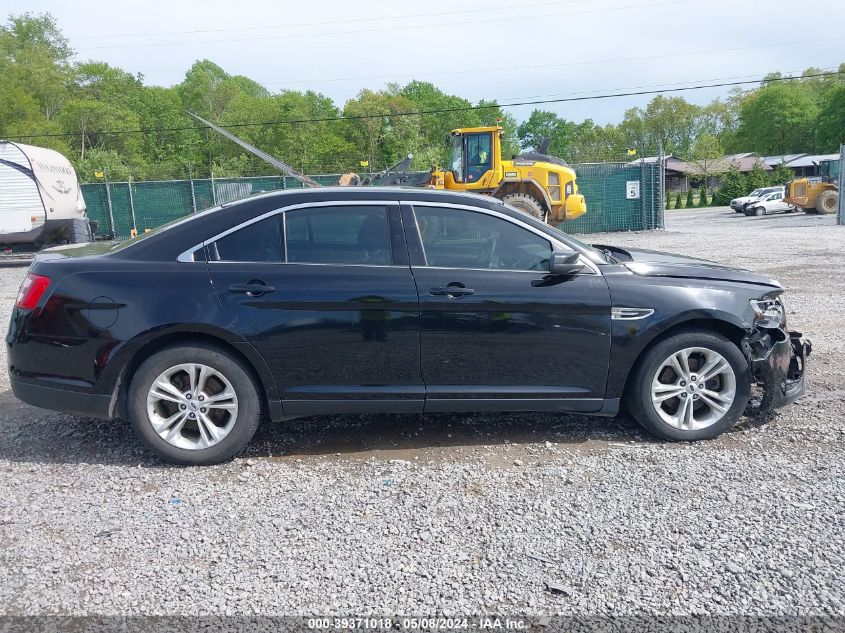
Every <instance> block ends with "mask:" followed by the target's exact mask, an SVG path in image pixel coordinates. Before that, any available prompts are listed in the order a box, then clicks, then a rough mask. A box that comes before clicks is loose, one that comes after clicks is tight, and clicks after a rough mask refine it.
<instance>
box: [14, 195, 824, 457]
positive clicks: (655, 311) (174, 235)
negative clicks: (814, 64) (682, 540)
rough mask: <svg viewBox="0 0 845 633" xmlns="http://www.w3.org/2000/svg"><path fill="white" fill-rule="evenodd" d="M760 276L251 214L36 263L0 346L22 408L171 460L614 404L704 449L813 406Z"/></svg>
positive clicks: (564, 244)
mask: <svg viewBox="0 0 845 633" xmlns="http://www.w3.org/2000/svg"><path fill="white" fill-rule="evenodd" d="M782 294H783V288H782V287H781V286H780V285H779V284H778V282H777V281H775V280H773V279H769V278H768V277H765V276H761V275H757V274H753V273H750V272H747V271H742V270H737V269H734V268H729V267H726V266H720V265H717V264H713V263H709V262H705V261H702V260H696V259H691V258H687V257H680V256H675V255H667V254H663V253H656V252H648V251H639V250H634V249H620V248H612V247H594V246H588V245H586V244H582V243H580V242H579V241H577V240H575V239H573V238H572V237H569V236H568V235H566V234H564V233H562V232H560V231H558V230H556V229H554V228H551V227H549V226H546V225H545V224H543V223H541V222H538V221H536V220H534V219H533V218H531V217H528V216H526V215H525V214H523V213H521V212H519V211H517V210H515V209H513V208H510V207H508V206H505V205H503V204H502V203H501V202H499V201H498V200H495V199H493V198H488V197H479V196H472V195H466V194H457V193H450V192H442V191H434V190H424V189H416V190H415V189H390V188H355V189H333V188H332V189H314V190H299V191H292V192H280V193H272V194H265V195H260V196H256V197H253V198H250V199H247V200H243V201H240V202H237V203H233V204H228V205H224V206H222V207H218V208H214V209H210V210H208V211H205V212H202V213H198V214H196V215H193V216H191V217H189V218H185V219H183V220H180V221H177V222H175V223H172V224H169V225H166V226H163V227H161V228H159V229H157V230H155V231H153V232H150V233H146V234H143V235H141V236H139V237H137V238H134V239H131V240H128V241H126V242H121V243H96V244H90V245H84V246H79V245H71V246H65V247H58V248H53V249H49V250H46V251H42V252H41V253H40V254H39V255H38V256H37V258H36V261H35V262H34V263H33V265H32V267H31V269H30V271H29V274H28V275H27V277H26V280H25V281H24V283H23V285H22V286H21V289H20V293H19V295H18V298H17V302H16V306H15V309H14V311H13V313H12V317H11V324H10V327H9V331H8V335H7V338H6V342H7V345H8V359H9V374H10V377H11V381H12V388H13V390H14V393H15V395H16V396H17V397H18V398H20V399H21V400H24V401H25V402H28V403H31V404H34V405H36V406H40V407H45V408H49V409H57V410H61V411H67V412H73V413H78V414H82V415H87V416H92V417H97V418H104V419H128V420H129V421H130V422H131V424H132V426H133V428H134V430H135V432H136V433H137V434H138V437H139V438H140V439H141V440H142V441H143V442H144V443H145V444H146V445H147V446H148V447H149V448H150V449H152V450H153V451H154V452H155V453H157V454H158V455H160V456H161V457H162V458H164V459H166V460H168V461H171V462H175V463H179V464H212V463H217V462H220V461H223V460H227V459H230V458H232V457H233V456H235V455H237V454H238V453H239V452H240V451H241V450H242V449H243V448H244V446H246V444H247V443H248V442H249V441H250V438H251V437H252V435H253V433H254V432H255V430H256V428H257V426H258V424H259V422H260V421H261V420H263V419H270V420H274V421H281V420H287V419H291V418H296V417H300V416H309V415H318V414H340V413H375V412H390V413H421V412H426V411H439V412H445V411H550V412H578V413H584V414H592V415H599V416H614V415H616V414H617V413H618V411H619V409H620V404H622V403H623V402H624V403H625V404H626V405H627V409H628V411H630V413H631V414H632V415H633V417H634V418H636V419H637V420H638V421H639V422H640V423H641V424H642V425H643V426H645V427H646V428H647V429H648V430H650V431H651V432H652V433H654V434H655V435H657V436H658V437H661V438H665V439H670V440H698V439H706V438H712V437H715V436H716V435H718V434H720V433H722V432H723V431H725V430H726V429H729V428H730V427H731V426H732V425H734V423H735V422H736V421H737V419H738V418H739V417H740V415H741V414H742V413H743V411H744V409H745V408H746V405H747V403H748V401H749V397H750V392H751V389H752V386H753V385H754V384H757V385H760V386H761V387H762V388H763V390H764V392H765V398H764V401H765V402H766V403H767V405H772V406H780V405H783V404H786V403H789V402H791V401H793V400H795V399H796V398H797V397H798V396H799V395H800V394H801V393H802V392H803V390H804V362H805V358H806V356H807V355H808V354H809V345H808V344H807V343H804V342H802V341H801V338H800V335H799V334H798V333H795V332H789V331H788V330H787V328H786V317H785V312H784V306H783V303H782Z"/></svg>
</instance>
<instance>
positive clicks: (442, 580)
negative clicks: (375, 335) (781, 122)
mask: <svg viewBox="0 0 845 633" xmlns="http://www.w3.org/2000/svg"><path fill="white" fill-rule="evenodd" d="M667 215H668V220H667V227H668V228H667V230H665V231H660V232H653V233H649V234H613V235H602V236H593V237H592V239H594V240H600V241H602V242H605V243H615V244H620V245H637V246H641V247H646V248H655V249H662V250H670V251H675V252H679V253H685V254H689V255H695V256H699V257H705V258H709V259H715V260H719V261H723V262H727V263H731V264H735V265H739V266H742V267H746V268H750V269H752V270H755V271H759V272H763V273H766V274H769V275H771V276H774V277H776V278H778V279H780V280H781V281H782V283H784V284H785V285H786V286H787V288H788V293H789V294H788V298H787V307H788V309H789V319H790V321H791V324H792V326H793V327H797V328H799V329H803V331H804V333H805V335H806V336H808V337H809V338H811V339H812V340H813V343H814V346H815V351H814V354H813V356H812V358H811V365H810V382H809V386H808V392H807V394H806V395H805V397H804V398H803V399H802V400H801V401H799V403H797V404H795V405H793V406H790V407H788V408H786V409H783V410H781V411H780V412H778V413H777V414H776V416H775V417H774V418H773V419H771V420H769V421H768V422H765V423H760V422H758V423H753V422H752V421H743V422H742V423H741V424H740V425H739V426H738V427H737V428H736V429H735V430H734V431H732V432H731V433H728V434H726V435H724V436H722V437H721V438H719V439H717V440H714V441H710V442H702V443H697V444H692V445H686V444H667V443H661V442H657V441H654V440H652V439H650V438H649V437H647V436H646V435H644V434H643V433H641V432H640V430H639V428H638V427H637V426H636V425H635V424H634V423H632V422H630V421H629V420H626V419H615V420H609V421H608V420H603V419H591V418H585V417H580V416H563V415H548V414H538V415H533V414H532V415H498V416H492V415H486V414H485V415H449V416H446V415H425V416H373V417H349V416H347V417H337V418H330V419H328V418H322V419H316V418H315V419H307V420H299V421H295V422H292V423H289V424H287V425H281V424H278V425H265V426H264V427H263V428H262V429H260V430H259V432H258V434H257V436H256V438H255V440H254V442H253V443H252V445H251V446H250V448H249V450H248V453H247V455H246V456H245V457H244V458H243V459H238V460H235V461H234V462H231V463H228V464H225V465H221V466H216V467H208V468H171V467H167V466H163V465H162V464H160V463H158V462H156V461H155V460H154V459H152V458H150V457H149V455H147V454H146V453H145V452H144V451H143V450H142V449H141V447H140V446H139V444H138V442H137V441H136V440H135V439H134V437H133V436H132V433H131V432H130V430H129V428H128V426H127V425H125V424H121V423H105V422H97V421H93V420H90V419H84V418H79V417H75V416H70V415H62V414H56V413H50V412H46V411H43V410H40V409H35V408H32V407H29V406H27V405H24V404H22V403H19V402H17V401H16V400H15V399H14V397H13V396H12V395H11V393H10V392H9V391H8V378H7V377H6V376H5V369H4V370H3V372H4V375H3V377H2V389H3V390H4V392H3V393H0V473H2V475H0V476H2V487H0V490H1V491H2V492H0V543H2V545H0V614H6V615H22V614H68V615H71V614H123V615H127V614H162V615H164V614H167V615H183V614H184V615H197V614H221V615H223V614H315V613H324V614H325V613H332V614H347V615H354V614H364V613H377V614H384V615H389V614H396V613H402V614H434V613H447V614H448V613H452V614H462V613H483V612H499V613H508V614H522V615H532V614H553V613H559V614H570V615H596V614H614V615H625V614H654V613H660V614H704V613H710V614H758V615H814V614H816V615H823V614H827V615H841V616H845V538H843V536H842V526H843V520H845V485H843V476H845V460H843V457H845V430H843V425H842V420H843V414H845V376H844V375H843V371H845V370H843V365H842V363H841V362H840V361H841V359H842V352H843V343H842V328H843V318H842V314H843V311H845V298H843V293H842V290H843V285H842V279H843V276H844V275H845V263H843V262H845V258H843V257H842V252H841V248H842V244H843V237H845V229H843V228H841V227H835V226H833V221H832V218H821V217H813V216H804V215H793V216H772V217H763V218H745V217H744V216H740V215H737V214H734V213H732V212H730V211H729V210H725V209H708V210H702V211H697V210H695V211H675V212H668V214H667ZM24 272H25V271H24V269H20V268H17V269H16V268H9V269H2V270H0V318H4V319H5V318H8V311H9V306H10V304H11V303H12V302H13V299H14V295H15V292H16V290H17V286H18V284H19V282H20V280H21V278H22V276H23V274H24ZM3 367H5V358H4V359H3ZM549 584H551V585H553V586H554V587H555V588H556V589H557V591H552V590H550V589H549V587H548V585H549Z"/></svg>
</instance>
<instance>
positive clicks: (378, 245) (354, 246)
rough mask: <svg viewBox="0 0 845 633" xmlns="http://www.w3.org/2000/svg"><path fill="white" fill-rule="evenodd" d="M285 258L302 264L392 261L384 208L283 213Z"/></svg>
mask: <svg viewBox="0 0 845 633" xmlns="http://www.w3.org/2000/svg"><path fill="white" fill-rule="evenodd" d="M285 244H286V250H287V261H288V262H294V263H304V264H369V265H379V266H387V265H390V264H391V263H392V256H391V250H390V228H389V224H388V220H387V208H386V207H382V206H356V205H350V206H343V205H338V206H336V207H313V208H306V209H295V210H293V211H286V212H285Z"/></svg>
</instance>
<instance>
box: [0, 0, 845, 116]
mask: <svg viewBox="0 0 845 633" xmlns="http://www.w3.org/2000/svg"><path fill="white" fill-rule="evenodd" d="M4 5H5V7H6V12H7V13H22V12H25V11H34V12H42V11H43V12H49V13H51V14H53V16H55V17H56V19H57V20H58V23H59V26H60V27H61V29H62V30H63V31H64V33H65V35H67V36H68V37H69V38H70V40H71V45H72V46H73V48H74V49H75V50H76V51H77V55H78V58H79V59H82V60H87V59H95V60H102V61H106V62H108V63H109V64H112V65H114V66H118V67H120V68H123V69H124V70H127V71H130V72H132V73H142V74H143V75H144V77H145V80H146V82H147V83H148V84H157V85H164V86H169V85H172V84H175V83H178V82H179V81H180V80H181V79H182V77H183V76H184V74H185V71H186V70H187V69H188V68H189V67H190V66H191V64H192V63H193V62H194V61H195V60H197V59H203V58H208V59H211V60H212V61H214V62H216V63H217V64H219V65H220V66H222V67H223V68H224V69H225V70H226V71H227V72H230V73H232V74H241V75H246V76H248V77H250V78H252V79H255V80H256V81H258V82H260V83H261V84H263V85H264V86H266V87H267V88H268V89H269V90H271V91H273V92H276V91H279V90H282V89H284V88H291V89H296V90H304V89H313V90H316V91H319V92H322V93H324V94H326V95H328V96H330V97H332V98H333V99H334V100H335V102H336V103H338V105H342V104H343V103H344V101H345V100H346V99H348V98H350V97H352V96H354V95H355V94H356V93H357V92H358V91H359V90H361V89H362V88H373V89H377V88H380V87H382V86H384V84H386V83H387V82H388V81H399V82H406V81H409V80H410V79H412V78H416V79H420V80H426V81H431V82H433V83H435V84H436V85H437V86H439V87H440V88H441V89H443V90H445V91H447V92H450V93H454V94H458V95H460V96H463V97H465V98H468V99H470V100H472V101H473V102H474V101H477V100H478V99H481V98H488V99H489V98H496V99H498V100H499V101H500V102H502V103H505V102H508V101H519V100H527V99H540V98H545V97H550V98H555V97H565V96H577V95H581V94H593V93H596V92H603V91H608V90H613V89H635V88H640V87H649V88H650V87H654V86H658V87H666V86H668V85H670V84H681V82H691V83H699V82H702V80H723V79H726V78H731V79H733V78H737V79H738V80H742V79H748V78H753V77H760V76H762V75H764V74H765V73H767V72H770V71H774V70H780V71H782V72H790V71H801V70H803V69H804V68H806V67H809V66H815V67H820V68H835V67H836V66H838V65H839V64H840V63H841V62H845V31H843V30H841V29H840V30H837V29H833V28H831V29H826V28H815V26H814V27H813V28H810V29H807V28H803V27H804V25H805V24H815V21H814V20H812V19H811V18H810V17H809V16H812V15H813V14H814V13H818V14H820V15H823V16H824V21H823V22H822V23H821V24H822V25H825V24H827V25H835V24H840V25H841V24H843V23H845V2H839V1H836V0H824V1H819V0H803V1H802V2H801V3H800V6H797V5H796V4H795V2H794V1H790V0H524V1H522V2H520V1H519V0H485V1H483V2H482V1H480V0H453V1H452V2H448V3H431V4H427V3H399V2H391V3H388V2H377V1H375V0H357V1H356V2H348V1H341V0H313V1H312V2H301V1H299V2H290V1H275V2H274V1H272V0H251V1H242V2H232V1H231V0H227V1H225V2H223V1H220V0H204V1H202V2H200V1H197V0H168V1H165V0H147V1H146V2H144V3H141V2H122V1H120V0H108V1H106V0H86V1H85V2H73V3H72V2H68V1H67V0H64V1H59V0H42V1H39V0H5V2H4ZM796 11H797V13H796ZM796 22H797V23H798V28H795V29H794V30H790V29H789V26H790V24H794V23H796ZM189 31H190V32H189ZM197 31H202V32H197ZM731 79H728V80H731ZM681 85H683V84H681ZM728 90H729V89H728V88H719V89H706V90H696V91H690V92H685V93H682V94H683V95H684V96H685V97H686V98H687V99H688V100H690V101H692V102H694V103H706V102H708V101H710V100H711V99H713V98H714V97H717V96H720V95H724V94H726V93H727V91H728ZM650 98H651V96H640V97H625V98H618V99H606V100H598V101H587V102H580V103H561V104H549V105H545V106H539V107H543V108H546V109H550V110H553V111H556V112H558V113H559V114H560V115H562V116H565V117H566V118H568V119H571V120H575V121H580V120H582V119H584V118H587V117H590V118H593V119H594V120H595V121H597V122H599V123H607V122H616V121H618V120H619V119H621V117H622V115H623V113H624V111H625V110H626V109H627V108H629V107H632V106H634V105H643V104H645V103H646V102H647V101H648V100H649V99H650ZM530 110H531V107H517V108H512V109H510V111H511V112H512V113H513V114H515V115H516V116H517V118H520V119H522V118H524V117H525V116H527V114H528V113H529V112H530Z"/></svg>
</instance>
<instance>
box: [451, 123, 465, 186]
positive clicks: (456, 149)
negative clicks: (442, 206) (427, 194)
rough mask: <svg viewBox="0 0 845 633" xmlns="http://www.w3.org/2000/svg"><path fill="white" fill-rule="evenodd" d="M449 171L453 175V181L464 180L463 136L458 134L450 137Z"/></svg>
mask: <svg viewBox="0 0 845 633" xmlns="http://www.w3.org/2000/svg"><path fill="white" fill-rule="evenodd" d="M449 171H451V172H452V175H453V176H454V177H455V182H463V181H464V138H463V137H462V136H460V135H458V136H453V137H452V147H451V151H450V154H449Z"/></svg>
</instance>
